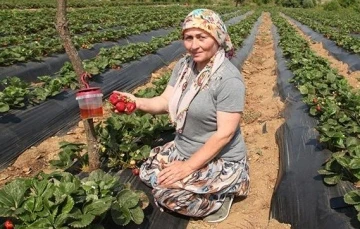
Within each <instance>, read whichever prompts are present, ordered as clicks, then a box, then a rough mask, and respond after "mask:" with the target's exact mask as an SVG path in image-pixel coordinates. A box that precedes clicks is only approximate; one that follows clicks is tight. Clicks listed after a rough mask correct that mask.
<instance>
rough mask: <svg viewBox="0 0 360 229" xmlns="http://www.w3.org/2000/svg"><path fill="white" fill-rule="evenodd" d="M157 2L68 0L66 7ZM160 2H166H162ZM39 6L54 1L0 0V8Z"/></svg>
mask: <svg viewBox="0 0 360 229" xmlns="http://www.w3.org/2000/svg"><path fill="white" fill-rule="evenodd" d="M156 4H157V3H154V2H151V1H146V2H136V3H134V2H132V1H126V0H111V1H98V0H86V1H84V0H71V1H68V7H72V8H86V7H102V6H106V7H111V6H118V7H120V6H130V5H131V6H133V5H156ZM161 4H167V3H166V2H162V3H161ZM41 8H56V1H49V0H32V1H23V0H0V9H41Z"/></svg>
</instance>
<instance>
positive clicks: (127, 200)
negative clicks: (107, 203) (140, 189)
mask: <svg viewBox="0 0 360 229" xmlns="http://www.w3.org/2000/svg"><path fill="white" fill-rule="evenodd" d="M116 198H117V201H118V203H119V204H120V206H121V207H124V208H133V207H135V206H136V205H137V204H138V203H139V196H138V195H137V194H136V193H135V192H133V191H132V190H129V189H124V190H122V191H120V192H119V193H118V195H117V197H116Z"/></svg>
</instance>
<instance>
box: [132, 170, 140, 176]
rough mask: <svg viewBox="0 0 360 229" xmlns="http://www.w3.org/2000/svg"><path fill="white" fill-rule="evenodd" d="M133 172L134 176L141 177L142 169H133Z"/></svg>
mask: <svg viewBox="0 0 360 229" xmlns="http://www.w3.org/2000/svg"><path fill="white" fill-rule="evenodd" d="M131 172H132V173H133V174H134V176H139V173H140V169H138V168H133V169H132V170H131Z"/></svg>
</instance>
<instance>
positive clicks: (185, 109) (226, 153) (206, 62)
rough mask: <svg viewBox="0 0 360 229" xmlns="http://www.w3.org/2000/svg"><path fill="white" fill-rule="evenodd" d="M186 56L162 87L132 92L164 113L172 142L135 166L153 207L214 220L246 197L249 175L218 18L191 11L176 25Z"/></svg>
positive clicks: (240, 97)
mask: <svg viewBox="0 0 360 229" xmlns="http://www.w3.org/2000/svg"><path fill="white" fill-rule="evenodd" d="M182 36H183V42H184V46H185V48H186V50H187V51H188V54H187V55H186V56H185V57H183V58H182V59H181V60H180V61H179V62H178V63H177V65H176V66H175V68H174V70H173V72H172V76H171V78H170V81H169V83H168V85H167V87H166V89H165V91H164V92H163V93H162V94H161V95H160V96H157V97H154V98H150V99H149V98H136V97H134V96H133V95H130V94H127V93H123V92H120V93H121V94H125V95H127V96H130V97H131V98H132V99H134V100H135V101H136V107H137V109H139V110H142V111H145V112H148V113H151V114H162V113H169V114H170V118H171V120H172V122H173V123H174V124H175V126H176V137H175V140H174V141H172V142H170V143H167V144H165V145H164V146H162V147H156V148H154V149H153V150H152V151H151V153H150V157H149V159H148V160H147V161H146V162H145V163H144V164H143V165H142V166H141V168H140V179H141V180H142V181H144V182H145V183H146V184H147V185H149V186H151V187H153V195H154V199H155V202H156V203H157V204H158V205H159V206H160V207H165V208H166V209H169V210H171V211H174V212H177V213H180V214H183V215H188V216H192V217H205V216H206V217H205V218H204V220H205V221H207V222H220V221H222V220H224V219H225V218H226V217H227V216H228V214H229V211H230V207H231V204H232V201H233V198H234V196H246V195H247V193H248V190H249V175H248V166H247V161H246V147H245V143H244V140H243V137H242V134H241V130H240V126H239V122H240V118H241V113H242V111H243V109H244V96H245V87H244V82H243V79H242V77H241V75H240V72H239V70H238V69H237V68H236V67H235V66H234V65H233V64H232V63H231V62H230V61H229V59H228V58H231V55H232V53H233V47H232V44H231V41H230V37H229V35H228V33H227V30H226V27H225V25H224V23H223V21H222V20H221V19H220V17H219V16H218V15H217V14H216V13H215V12H213V11H211V10H208V9H197V10H194V11H192V12H191V13H190V14H189V15H188V16H187V17H186V18H185V21H184V23H183V28H182Z"/></svg>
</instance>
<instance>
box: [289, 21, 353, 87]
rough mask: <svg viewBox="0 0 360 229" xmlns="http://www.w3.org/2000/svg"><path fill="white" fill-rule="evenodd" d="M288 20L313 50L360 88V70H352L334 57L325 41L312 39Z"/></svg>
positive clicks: (350, 82) (349, 81) (351, 83)
mask: <svg viewBox="0 0 360 229" xmlns="http://www.w3.org/2000/svg"><path fill="white" fill-rule="evenodd" d="M287 21H288V22H289V23H290V24H291V25H292V26H293V27H294V28H295V29H296V31H297V32H298V33H299V35H300V36H301V37H302V38H304V39H305V40H306V41H307V42H308V43H309V45H310V48H311V50H313V51H314V52H315V53H316V54H317V55H319V56H321V57H322V58H324V59H326V60H327V61H329V63H330V66H331V67H332V68H333V69H336V70H337V71H338V73H339V74H340V75H342V76H343V77H344V78H345V79H346V80H347V81H348V83H349V84H350V85H351V86H352V87H353V88H354V89H359V88H360V71H350V70H349V65H348V64H346V63H344V62H342V61H339V60H337V59H336V58H335V57H333V56H332V55H331V54H330V53H329V52H328V51H327V49H325V48H324V46H323V43H321V42H316V41H314V40H312V39H311V37H310V36H307V35H306V34H305V33H304V32H303V31H301V30H300V29H299V27H297V26H296V25H295V24H294V23H293V22H291V21H290V20H288V19H287Z"/></svg>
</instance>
